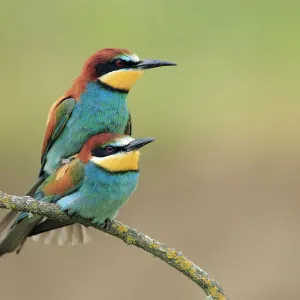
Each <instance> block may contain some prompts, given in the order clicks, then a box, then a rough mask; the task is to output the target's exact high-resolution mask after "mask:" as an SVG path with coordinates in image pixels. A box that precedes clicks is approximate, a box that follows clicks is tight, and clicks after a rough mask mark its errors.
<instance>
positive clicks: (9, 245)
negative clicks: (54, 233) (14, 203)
mask: <svg viewBox="0 0 300 300" xmlns="http://www.w3.org/2000/svg"><path fill="white" fill-rule="evenodd" d="M44 180H45V177H44V176H41V177H39V178H38V180H37V181H36V182H35V184H34V185H32V186H31V187H30V189H29V190H28V192H27V193H26V196H30V197H33V196H34V194H35V192H36V190H37V189H38V188H39V186H40V185H41V184H42V183H43V182H44ZM19 215H20V213H19V212H17V211H11V212H9V213H8V214H6V216H4V218H3V219H2V220H1V222H0V241H1V242H0V256H1V255H3V254H5V253H9V252H13V251H15V250H17V248H18V247H19V246H20V247H19V249H21V247H22V245H23V244H24V242H25V240H26V237H27V236H26V234H27V235H28V234H29V233H30V232H31V230H32V229H33V228H34V227H35V226H36V224H38V223H39V222H40V221H38V222H37V223H35V225H34V226H32V222H30V223H29V224H30V226H29V225H28V227H27V222H25V221H26V220H27V219H26V220H24V221H22V222H20V223H19V224H17V225H15V226H14V224H15V222H16V220H17V218H18V216H19ZM39 218H40V217H39ZM13 226H14V227H13ZM29 229H30V230H29ZM22 231H23V232H22Z"/></svg>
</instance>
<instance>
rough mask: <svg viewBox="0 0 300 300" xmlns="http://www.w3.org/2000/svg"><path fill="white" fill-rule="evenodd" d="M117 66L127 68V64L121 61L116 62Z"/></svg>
mask: <svg viewBox="0 0 300 300" xmlns="http://www.w3.org/2000/svg"><path fill="white" fill-rule="evenodd" d="M115 65H116V66H117V67H124V66H125V62H124V61H123V60H121V59H119V60H116V61H115Z"/></svg>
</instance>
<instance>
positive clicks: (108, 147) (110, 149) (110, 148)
mask: <svg viewBox="0 0 300 300" xmlns="http://www.w3.org/2000/svg"><path fill="white" fill-rule="evenodd" d="M105 151H106V152H107V153H112V152H113V151H114V147H112V146H107V147H106V148H105Z"/></svg>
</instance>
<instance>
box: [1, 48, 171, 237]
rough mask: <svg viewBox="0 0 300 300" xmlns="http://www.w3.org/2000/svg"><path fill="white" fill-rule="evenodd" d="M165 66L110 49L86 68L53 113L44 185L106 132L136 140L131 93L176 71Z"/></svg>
mask: <svg viewBox="0 0 300 300" xmlns="http://www.w3.org/2000/svg"><path fill="white" fill-rule="evenodd" d="M174 65H176V64H175V63H172V62H167V61H162V60H147V59H139V58H138V56H137V55H136V54H134V53H132V52H131V51H129V50H127V49H117V48H108V49H102V50H99V51H97V52H96V53H94V54H93V55H92V56H91V57H90V58H88V60H87V61H86V62H85V64H84V66H83V68H82V71H81V74H80V75H79V77H78V78H77V79H76V80H75V81H74V83H73V85H72V87H71V88H70V89H69V90H68V91H67V92H66V93H65V94H64V95H63V96H62V97H61V98H59V99H58V100H57V101H56V102H55V103H54V104H53V105H52V107H51V109H50V112H49V115H48V121H47V129H46V134H45V138H44V142H43V148H42V158H41V169H40V173H39V178H38V180H37V182H36V183H35V184H34V185H33V186H32V187H31V189H30V190H29V191H28V193H27V195H29V196H33V195H34V192H35V191H36V189H37V188H38V187H39V185H40V184H41V183H42V182H43V181H44V180H45V178H47V176H49V175H50V174H52V173H53V172H54V171H55V170H56V169H57V168H58V167H59V166H60V165H61V164H62V161H64V159H66V158H68V157H70V156H71V155H73V154H75V153H78V152H79V151H80V149H81V147H82V145H83V144H84V143H85V141H87V139H88V138H89V137H91V136H92V135H95V134H97V133H101V132H116V133H121V134H128V135H131V117H130V113H129V110H128V107H127V103H126V97H127V95H128V92H129V90H130V88H131V87H132V86H133V85H134V83H135V82H136V80H137V79H138V78H139V77H140V76H141V75H142V74H143V71H144V70H146V69H152V68H156V67H162V66H174ZM16 215H17V213H16V212H14V211H12V212H10V213H8V214H7V215H6V216H5V217H4V219H3V220H2V221H1V222H0V235H1V233H2V232H4V231H5V230H6V229H7V228H9V227H10V225H11V223H12V222H14V219H15V217H16Z"/></svg>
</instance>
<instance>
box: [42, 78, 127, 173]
mask: <svg viewBox="0 0 300 300" xmlns="http://www.w3.org/2000/svg"><path fill="white" fill-rule="evenodd" d="M126 96H127V93H126V92H121V91H116V90H112V89H110V88H107V87H105V86H104V85H103V84H101V83H100V82H89V83H87V85H86V87H85V91H84V93H82V94H81V96H80V98H79V100H78V101H77V102H76V105H75V107H74V109H73V111H72V114H71V116H70V118H69V119H68V122H67V123H66V125H65V127H64V129H63V131H62V132H61V134H60V136H59V138H58V139H56V141H55V142H54V143H53V144H52V145H51V148H50V149H49V151H48V153H47V154H46V164H45V166H44V171H46V172H47V173H48V174H52V173H53V172H54V171H55V169H57V167H59V166H60V164H61V161H62V159H64V158H67V157H69V156H71V155H73V154H74V153H77V152H79V151H80V149H81V147H82V145H83V143H84V142H85V141H87V140H88V138H89V137H91V136H92V135H94V134H97V133H100V132H116V133H124V132H125V130H126V126H127V123H128V120H129V110H128V107H127V103H126Z"/></svg>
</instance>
